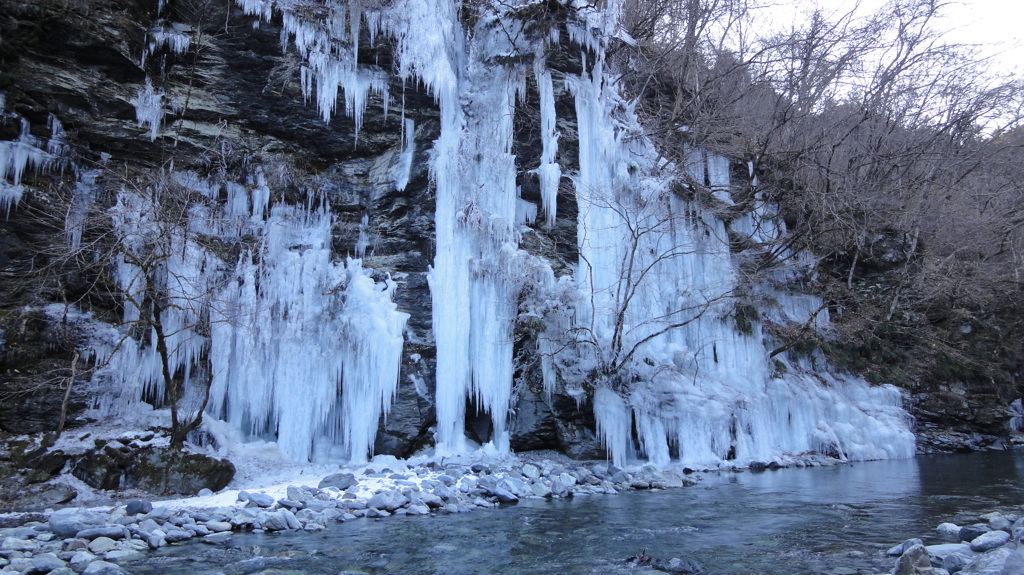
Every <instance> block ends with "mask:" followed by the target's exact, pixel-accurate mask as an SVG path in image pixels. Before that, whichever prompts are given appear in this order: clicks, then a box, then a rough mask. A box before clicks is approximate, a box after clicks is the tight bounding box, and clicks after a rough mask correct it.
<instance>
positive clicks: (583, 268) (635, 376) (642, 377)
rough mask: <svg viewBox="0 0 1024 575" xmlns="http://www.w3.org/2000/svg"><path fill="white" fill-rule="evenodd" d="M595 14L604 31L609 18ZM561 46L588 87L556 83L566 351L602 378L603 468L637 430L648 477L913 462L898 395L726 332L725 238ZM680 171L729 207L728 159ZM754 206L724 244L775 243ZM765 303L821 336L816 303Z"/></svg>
mask: <svg viewBox="0 0 1024 575" xmlns="http://www.w3.org/2000/svg"><path fill="white" fill-rule="evenodd" d="M603 15H604V16H605V17H608V16H611V17H614V14H613V12H612V11H611V8H609V10H607V11H605V12H604V14H603ZM594 16H595V19H594V20H593V21H592V22H591V23H590V24H591V25H590V26H589V28H590V29H593V28H597V29H599V30H600V29H603V30H605V32H606V34H605V36H604V37H608V36H611V35H612V34H607V32H608V31H609V30H610V28H611V27H613V26H614V24H611V23H609V20H607V19H605V20H600V19H598V18H597V16H598V15H596V14H595V15H594ZM601 26H604V27H603V28H602V27H601ZM570 32H571V33H572V34H573V36H574V38H578V41H580V42H582V43H588V46H589V47H590V49H591V51H592V52H593V53H594V54H595V55H594V58H595V59H596V61H595V62H594V65H593V67H592V71H591V72H590V73H589V74H588V73H584V74H583V75H581V76H579V77H575V78H570V79H569V80H568V81H567V84H568V87H569V89H570V90H571V91H572V92H573V93H574V94H575V97H576V115H577V121H578V124H579V125H578V130H579V140H580V170H579V173H578V174H577V175H576V176H575V178H574V180H575V184H576V197H577V202H578V207H579V232H578V238H579V240H578V241H579V249H580V267H579V273H578V277H577V282H578V284H579V286H580V289H581V291H583V292H584V294H586V297H585V298H584V299H583V304H582V305H581V306H580V308H581V309H579V310H577V314H576V316H577V318H578V319H577V321H578V322H581V323H578V324H577V325H576V328H577V329H576V331H575V334H576V335H575V336H574V337H575V338H576V340H577V345H576V346H575V347H572V348H569V349H571V350H572V353H574V354H575V355H576V356H577V357H575V358H573V360H572V361H575V362H576V363H577V364H578V365H577V366H576V368H575V370H576V374H575V377H580V376H581V373H582V374H586V373H590V374H597V375H596V377H595V376H593V375H591V376H585V375H584V376H583V377H589V379H590V381H587V382H586V384H588V385H591V386H595V387H596V390H595V393H594V409H595V415H596V417H597V422H598V429H599V432H600V434H601V436H602V439H603V440H604V442H605V445H606V447H607V448H608V450H609V454H610V456H611V457H612V459H613V460H614V461H615V462H616V463H619V464H621V463H624V462H625V461H627V460H628V459H629V458H631V457H633V456H635V455H636V454H637V453H636V452H634V449H633V442H632V435H633V433H634V432H633V431H632V428H635V435H636V442H637V444H638V446H639V454H640V455H643V456H645V457H646V458H647V459H649V460H650V461H652V462H653V463H655V464H658V465H667V464H668V463H669V462H670V460H671V459H672V458H673V457H675V458H677V459H678V460H679V461H681V462H685V463H690V464H697V465H711V466H714V465H720V464H723V463H726V462H733V463H739V464H745V463H748V462H751V461H755V460H763V461H767V460H771V459H787V458H792V457H794V456H798V455H799V454H801V453H806V452H811V451H815V452H827V453H829V454H832V455H835V456H838V457H842V458H851V459H874V458H888V457H910V456H912V455H913V454H914V438H913V434H912V433H911V432H910V430H909V425H908V418H907V416H906V414H905V412H903V410H902V408H901V403H902V398H901V395H900V393H899V392H898V390H896V389H895V388H893V387H891V386H880V387H871V386H869V385H868V384H867V383H866V382H864V381H861V380H858V379H856V378H853V377H849V376H843V375H838V374H832V373H829V372H828V371H827V370H826V369H823V368H820V367H819V369H818V370H817V371H813V370H811V369H810V367H811V366H809V365H801V364H799V362H798V364H796V365H792V364H790V362H789V361H788V360H785V359H782V358H780V359H778V360H777V362H778V363H777V364H773V363H772V361H770V358H769V357H768V351H767V350H766V349H765V347H764V344H763V343H762V339H763V334H762V333H761V325H760V322H759V321H757V320H756V319H755V320H753V321H751V328H750V329H751V333H749V334H744V333H741V331H740V330H738V329H737V327H736V324H735V320H734V319H733V317H732V315H733V313H734V312H733V298H734V296H735V294H736V293H737V288H738V287H739V286H740V283H739V278H737V277H736V272H735V271H734V270H735V264H734V263H733V259H732V255H731V254H730V252H729V248H728V241H727V233H726V229H725V225H724V224H723V222H722V221H721V220H720V219H718V218H717V217H716V216H714V215H711V214H708V213H706V212H705V211H704V210H703V209H702V208H701V207H700V206H698V205H697V204H695V203H693V202H691V201H689V200H685V199H683V198H681V197H679V196H678V195H676V194H674V193H671V192H669V191H668V190H669V183H670V178H671V177H672V175H671V174H666V175H661V174H659V169H658V168H659V167H662V165H663V162H660V161H659V160H658V157H657V154H656V152H655V151H654V150H653V148H652V147H651V145H650V143H649V142H648V141H647V140H646V138H644V137H643V136H642V130H641V128H640V126H639V124H638V122H637V120H636V117H635V115H634V114H633V112H632V110H631V107H630V105H629V103H627V102H624V101H623V100H622V99H621V98H620V97H619V96H618V94H617V90H616V87H615V85H614V82H613V80H612V79H611V76H609V75H607V74H605V71H604V65H605V63H604V60H603V45H602V43H601V40H600V39H594V40H589V41H588V40H587V39H586V38H585V37H583V35H584V34H585V32H581V31H575V32H574V31H573V29H572V28H570ZM685 168H686V169H687V171H688V172H689V176H690V178H691V180H692V181H694V182H696V183H697V184H698V185H702V186H706V187H707V189H709V190H710V191H711V193H712V195H713V196H714V197H716V198H717V199H719V200H720V201H722V202H724V203H727V204H732V203H734V202H733V199H732V197H731V195H730V193H729V190H730V187H731V186H730V181H729V177H730V174H729V161H728V159H726V158H724V157H722V156H720V155H717V154H714V153H713V152H710V151H708V150H704V149H700V148H694V149H692V150H690V153H689V160H688V161H687V162H686V165H685ZM760 208H761V209H760V210H755V213H754V214H752V215H750V216H748V220H746V221H744V222H741V226H740V228H741V229H735V228H734V231H738V232H739V233H748V234H749V235H750V237H751V239H752V241H754V242H760V243H768V242H772V241H774V240H776V239H778V237H779V235H780V234H781V233H783V232H784V230H782V229H780V227H779V225H778V224H777V223H776V222H775V221H774V219H773V218H771V217H769V214H768V211H767V208H766V206H764V205H762V206H760ZM742 226H745V227H742ZM785 256H787V257H789V258H792V259H795V260H799V259H800V257H801V256H800V255H799V254H785ZM775 295H776V296H777V301H778V307H779V308H780V311H779V312H778V315H779V316H780V318H781V319H782V320H783V321H806V320H808V319H809V318H812V312H811V310H813V320H814V321H817V322H819V323H820V324H825V323H827V310H823V309H822V308H823V306H821V305H820V302H819V301H817V300H816V299H815V298H811V297H810V296H797V295H793V296H789V295H786V296H783V294H781V293H775ZM819 327H821V326H820V325H819ZM580 328H582V329H580ZM562 363H563V364H565V363H571V361H570V362H566V361H564V360H563V362H562ZM581 368H582V369H581ZM782 371H785V373H780V372H782ZM563 375H564V376H568V377H569V378H571V377H573V374H572V372H571V371H566V372H565V373H563Z"/></svg>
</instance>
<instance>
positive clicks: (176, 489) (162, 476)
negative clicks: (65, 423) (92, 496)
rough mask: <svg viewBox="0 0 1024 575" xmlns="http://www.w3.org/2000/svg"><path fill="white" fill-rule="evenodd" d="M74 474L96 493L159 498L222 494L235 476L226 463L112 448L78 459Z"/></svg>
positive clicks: (166, 451) (162, 450)
mask: <svg viewBox="0 0 1024 575" xmlns="http://www.w3.org/2000/svg"><path fill="white" fill-rule="evenodd" d="M72 474H74V476H75V477H78V478H79V479H81V480H82V481H84V482H85V483H86V484H88V485H89V486H91V487H94V488H96V489H128V488H133V489H141V490H144V491H148V492H150V493H154V494H157V495H195V494H196V493H198V492H199V491H200V490H202V489H210V490H212V491H219V490H221V489H223V488H224V487H226V486H227V484H228V483H229V482H230V481H231V479H232V478H233V477H234V476H235V466H234V464H232V463H231V462H230V461H228V460H226V459H215V458H213V457H207V456H206V455H201V454H198V453H185V452H182V451H177V450H174V449H166V448H153V447H148V448H144V449H138V450H131V449H129V448H123V449H115V448H113V447H111V446H110V445H107V446H104V447H103V448H101V449H95V450H92V451H89V452H86V453H85V454H83V455H82V456H80V457H79V458H78V460H77V461H76V462H75V465H74V467H73V469H72Z"/></svg>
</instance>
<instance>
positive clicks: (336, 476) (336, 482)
mask: <svg viewBox="0 0 1024 575" xmlns="http://www.w3.org/2000/svg"><path fill="white" fill-rule="evenodd" d="M357 483H359V480H358V479H356V476H355V475H353V474H351V473H332V474H331V475H328V476H327V477H324V478H323V479H321V480H320V484H319V485H318V486H317V487H319V488H320V489H324V488H325V487H336V488H338V489H339V490H341V491H345V490H346V489H348V488H349V487H352V486H353V485H356V484H357Z"/></svg>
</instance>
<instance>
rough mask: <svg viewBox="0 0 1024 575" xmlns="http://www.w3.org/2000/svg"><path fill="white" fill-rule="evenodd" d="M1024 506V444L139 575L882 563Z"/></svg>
mask: <svg viewBox="0 0 1024 575" xmlns="http://www.w3.org/2000/svg"><path fill="white" fill-rule="evenodd" d="M1021 504H1024V453H1021V452H1019V451H1018V452H1007V453H979V454H968V455H945V456H924V457H918V458H916V459H910V460H899V461H880V462H869V463H856V464H852V465H844V466H838V467H830V468H815V469H783V470H777V471H766V472H763V473H749V472H746V473H727V474H714V475H706V476H705V477H704V479H703V481H701V483H700V484H699V485H697V486H695V487H690V488H685V489H677V490H670V491H658V492H630V493H625V494H620V495H617V496H592V497H579V498H576V499H568V500H555V501H532V500H531V501H523V502H520V503H519V504H518V505H515V506H506V507H502V508H500V509H492V510H481V511H474V512H472V513H466V514H460V515H438V516H434V517H390V518H387V519H383V520H358V521H354V522H350V523H344V524H334V525H332V526H331V528H330V529H329V530H327V531H324V532H319V533H312V534H306V533H281V534H274V535H243V534H238V535H235V536H234V537H233V538H232V540H231V542H230V543H229V544H228V546H225V547H212V546H208V545H202V544H199V543H188V544H185V545H179V546H172V547H166V548H163V549H161V550H159V551H157V552H155V553H153V554H152V555H151V556H150V558H149V559H147V560H146V561H145V562H143V563H141V564H136V565H131V566H127V567H128V569H129V570H130V571H132V572H133V573H154V574H155V573H161V574H164V573H166V574H195V575H198V574H205V573H211V574H212V573H224V574H225V575H232V574H236V573H237V574H242V573H244V574H248V573H266V574H268V575H269V574H270V573H277V574H283V573H315V574H330V575H337V574H339V573H367V574H373V575H376V574H386V573H424V574H438V575H441V574H444V575H453V574H481V575H483V574H537V573H566V574H575V573H638V572H645V571H646V570H638V569H636V568H634V567H631V566H630V565H628V564H627V563H626V561H625V560H626V559H627V558H628V557H630V556H632V555H634V554H636V553H638V552H640V551H641V550H646V552H647V554H648V555H650V556H653V557H656V558H659V559H669V558H671V557H683V558H687V559H692V560H695V561H697V562H698V563H700V564H701V565H702V566H703V567H704V569H705V570H706V571H707V572H708V573H709V574H710V573H715V574H737V575H738V574H757V575H774V574H779V575H781V574H787V575H792V574H811V573H814V574H835V575H852V574H857V573H863V574H867V573H881V572H887V571H888V570H890V569H891V568H892V564H893V560H892V559H891V558H886V557H884V551H885V549H887V548H888V547H890V546H892V545H893V544H896V543H899V542H901V541H903V540H905V539H908V538H910V537H923V538H925V539H926V543H929V542H937V541H934V540H933V541H929V540H928V537H929V536H930V535H931V534H932V533H933V532H934V528H935V526H936V525H938V524H939V523H941V522H943V521H947V520H950V519H952V518H953V516H954V515H955V514H956V513H958V512H984V511H989V510H992V509H994V508H997V507H1002V506H1017V505H1021Z"/></svg>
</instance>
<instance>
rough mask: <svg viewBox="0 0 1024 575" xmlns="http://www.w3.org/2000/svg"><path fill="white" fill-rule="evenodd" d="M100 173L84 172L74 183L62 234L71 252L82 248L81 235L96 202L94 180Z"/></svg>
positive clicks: (94, 171)
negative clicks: (65, 237)
mask: <svg viewBox="0 0 1024 575" xmlns="http://www.w3.org/2000/svg"><path fill="white" fill-rule="evenodd" d="M101 173H102V172H101V171H100V170H86V171H84V172H82V176H81V178H79V180H78V182H76V183H75V188H74V191H73V193H72V196H71V207H70V208H69V209H68V213H67V216H65V218H64V234H65V235H66V236H67V238H68V244H69V245H70V246H71V249H73V250H78V249H79V248H80V247H81V246H82V233H83V232H84V231H85V224H86V222H87V221H88V219H89V213H90V212H91V211H92V209H93V204H94V202H95V200H96V180H98V179H99V177H100V175H101Z"/></svg>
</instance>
